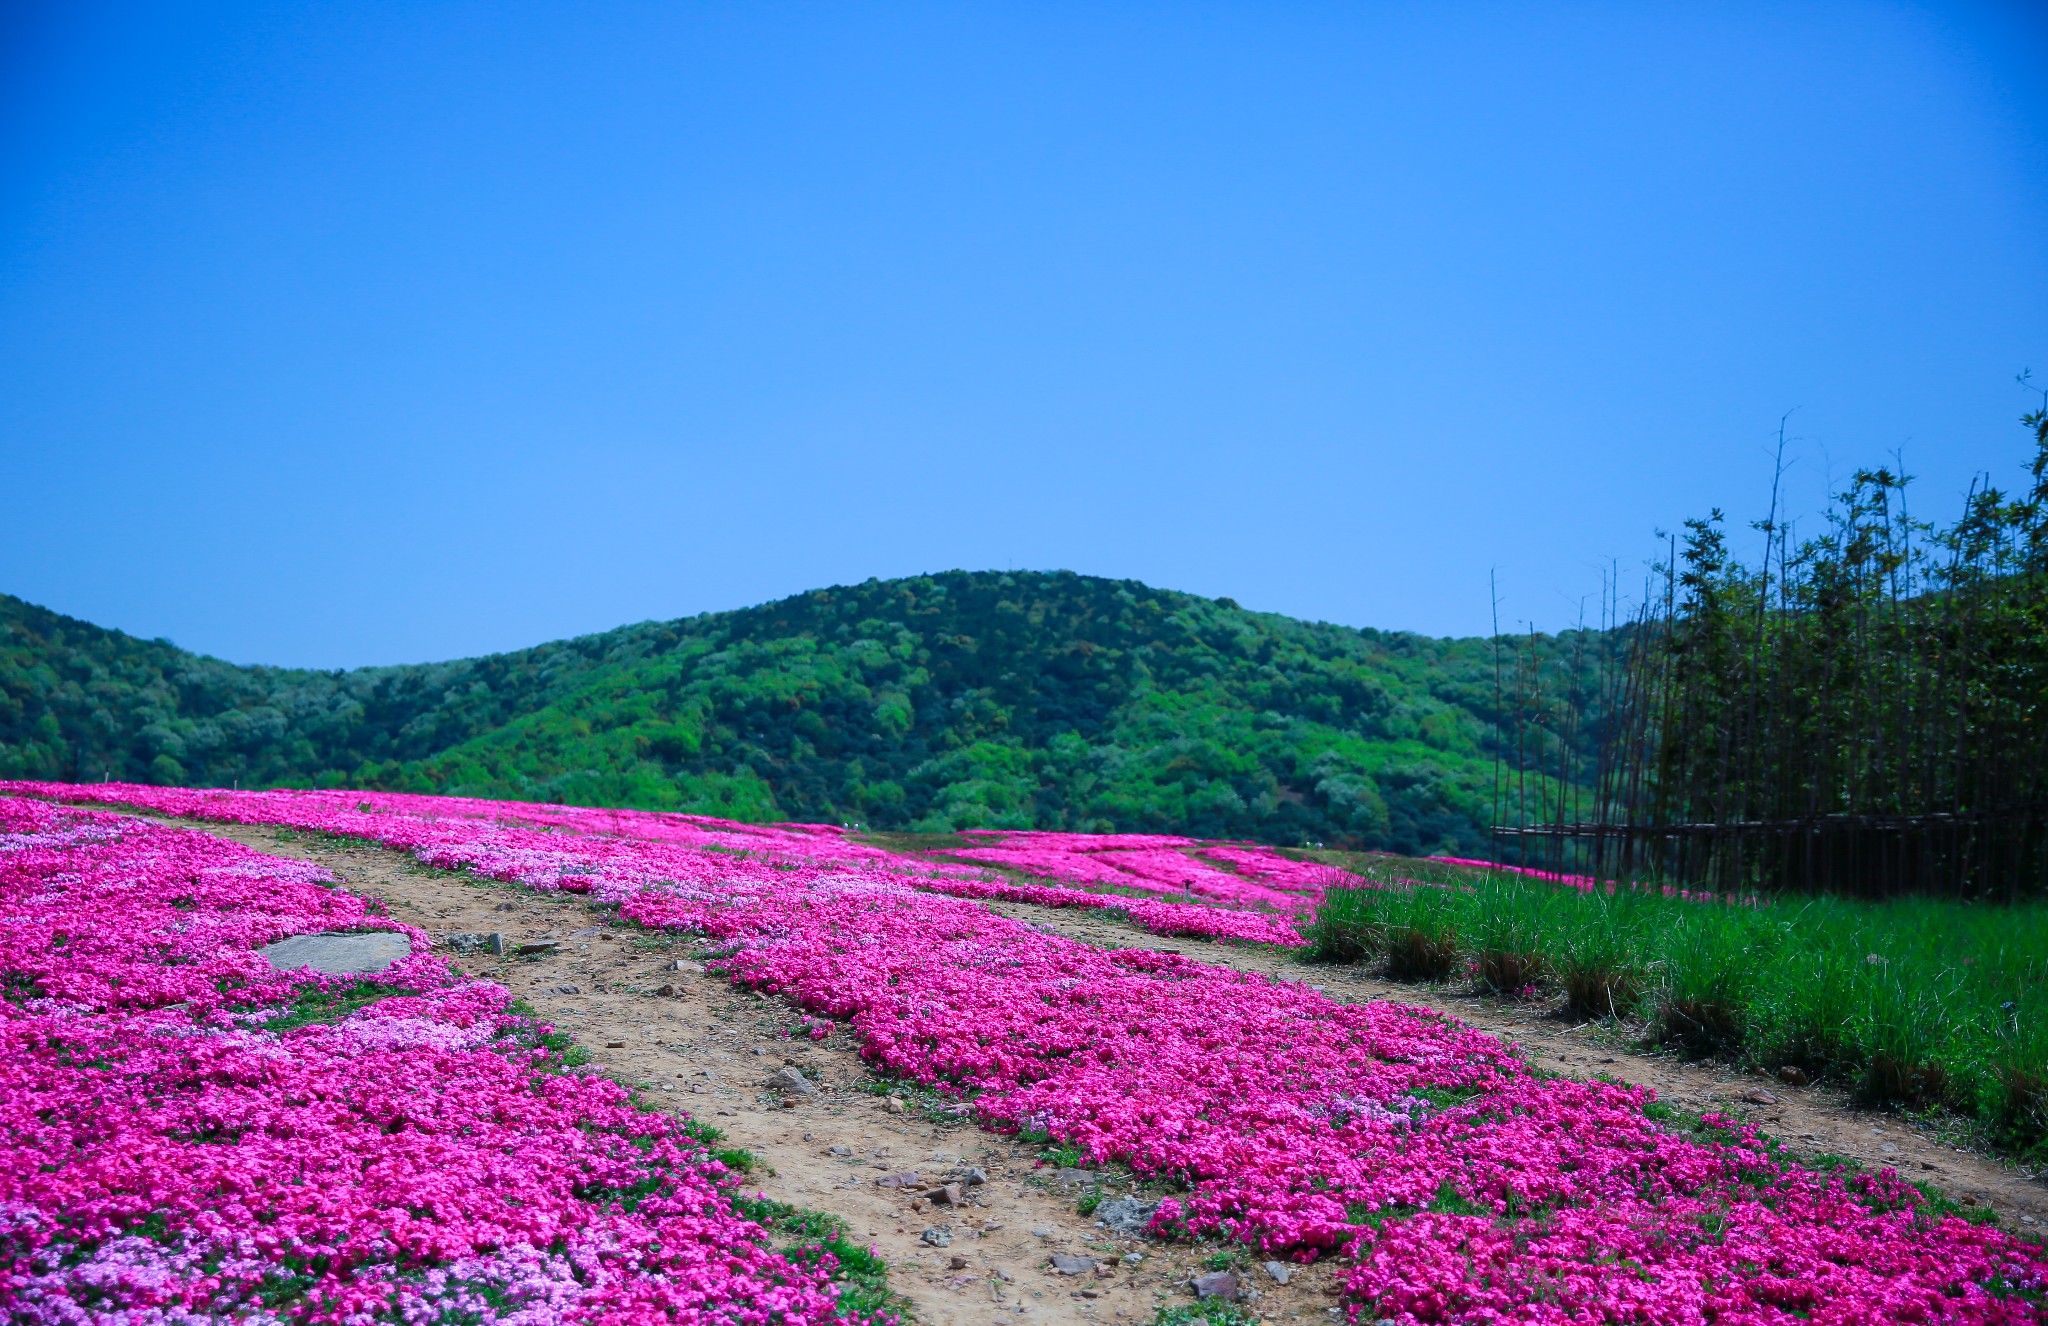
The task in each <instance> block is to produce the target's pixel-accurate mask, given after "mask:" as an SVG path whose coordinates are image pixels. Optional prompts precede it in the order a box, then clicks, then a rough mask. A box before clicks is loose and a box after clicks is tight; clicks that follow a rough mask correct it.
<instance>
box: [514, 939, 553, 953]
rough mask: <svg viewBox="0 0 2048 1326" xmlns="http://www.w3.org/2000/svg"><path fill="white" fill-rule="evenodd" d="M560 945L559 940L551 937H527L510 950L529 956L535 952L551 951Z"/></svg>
mask: <svg viewBox="0 0 2048 1326" xmlns="http://www.w3.org/2000/svg"><path fill="white" fill-rule="evenodd" d="M561 946H562V945H561V943H560V942H559V941H557V940H553V939H529V940H527V941H526V942H525V943H524V944H521V945H519V946H518V947H517V948H515V949H513V950H512V951H513V952H514V953H517V954H518V955H519V956H520V957H522V958H525V957H531V956H533V955H534V954H536V953H553V952H554V951H555V950H556V949H558V948H560V947H561Z"/></svg>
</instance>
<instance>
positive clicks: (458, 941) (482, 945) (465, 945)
mask: <svg viewBox="0 0 2048 1326" xmlns="http://www.w3.org/2000/svg"><path fill="white" fill-rule="evenodd" d="M441 942H442V943H444V944H446V945H447V946H448V947H449V948H452V949H454V950H455V951H456V952H457V953H500V954H502V953H503V952H504V951H505V936H503V935H501V934H499V933H498V932H497V931H495V930H492V931H490V932H488V933H486V932H483V931H469V932H466V933H463V934H457V935H446V936H444V937H443V938H442V940H441Z"/></svg>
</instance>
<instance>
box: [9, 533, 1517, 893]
mask: <svg viewBox="0 0 2048 1326" xmlns="http://www.w3.org/2000/svg"><path fill="white" fill-rule="evenodd" d="M1492 668H1493V663H1492V653H1491V647H1490V644H1489V642H1487V641H1486V640H1483V639H1468V640H1433V639H1429V638H1426V637H1421V636H1415V635H1407V634H1401V633H1390V632H1380V631H1374V630H1358V629H1353V628H1349V627H1340V626H1332V625H1328V624H1323V623H1311V622H1302V621H1296V620H1294V619H1291V618H1287V617H1282V616H1278V615H1275V614H1270V613H1256V612H1249V611H1246V610H1244V609H1242V608H1239V607H1237V606H1236V605H1235V604H1233V603H1231V602H1230V601H1229V600H1220V599H1205V598H1200V597H1198V596H1195V595H1192V594H1183V593H1177V592H1174V591H1171V590H1161V589H1154V588H1151V587H1150V586H1147V585H1143V584H1140V583H1138V582H1136V581H1115V580H1105V579H1100V578H1096V577H1091V576H1082V575H1076V574H1073V573H1070V572H1046V573H1040V572H1007V573H1003V572H965V571H954V572H946V573H943V574H937V575H929V576H917V577H912V578H908V579H902V580H890V581H879V580H870V581H868V582H866V583H865V584H859V585H848V586H837V587H834V588H831V589H821V590H814V591H812V592H810V593H805V594H797V595H794V596H792V597H790V598H787V599H783V600H780V601H779V602H775V603H769V604H764V605H762V606H760V607H755V608H745V609H741V610H738V611H734V612H721V613H708V614H705V615H702V616H698V617H692V618H685V619H682V620H678V621H669V622H643V623H640V624H638V625H634V626H625V627H620V628H619V629H617V630H613V631H606V632H603V633H601V634H598V635H589V636H582V637H578V638H576V639H573V640H562V641H557V642H554V643H550V644H544V645H537V646H535V647H533V648H531V649H523V650H517V651H514V652H511V653H505V654H493V655H489V656H486V657H482V658H474V659H463V660H458V661H454V662H448V663H434V664H424V665H417V666H404V667H378V668H360V669H355V670H351V671H337V672H321V671H311V670H297V669H286V668H269V667H242V666H238V665H234V664H229V663H223V662H220V661H218V660H215V659H210V658H205V657H202V656H200V655H196V654H192V653H189V652H187V651H185V650H182V649H179V648H177V647H175V646H173V645H170V644H167V643H164V642H160V641H148V640H139V639H136V638H134V637H132V636H128V635H125V634H123V633H121V632H118V631H110V630H106V629H104V628H101V627H97V626H93V625H91V624H89V623H86V622H81V621H78V620H75V619H73V618H69V617H65V616H62V615H61V614H58V613H55V612H51V611H49V610H48V609H45V608H40V607H37V606H35V605H33V604H30V603H26V602H24V601H22V600H20V599H17V598H12V597H9V596H5V595H0V776H4V777H21V778H56V779H71V780H78V781H91V780H97V779H99V778H102V777H112V778H115V779H126V780H131V781H139V782H157V783H165V784H189V785H200V786H226V785H228V784H230V783H235V782H238V783H239V784H240V785H241V786H243V787H257V786H273V785H275V786H363V787H373V788H380V789H388V790H407V791H430V792H450V793H461V794H466V795H474V796H494V797H517V798H523V799H531V800H541V801H564V802H570V803H576V804H584V805H631V806H640V807H645V808H649V809H682V810H695V811H703V812H706V813H712V814H719V815H726V816H731V817H734V818H740V819H751V820H766V819H804V820H822V821H828V822H835V823H836V822H847V821H855V822H860V823H864V824H868V825H870V826H872V827H874V828H876V829H892V830H917V831H947V830H952V829H960V828H973V827H995V828H1044V829H1069V830H1092V831H1098V832H1107V831H1118V832H1132V831H1137V832H1177V833H1187V834H1193V835H1197V836H1202V837H1211V838H1249V839H1256V840H1260V841H1265V842H1274V843H1282V844H1287V843H1300V842H1302V841H1320V842H1328V843H1330V844H1331V845H1333V846H1334V845H1339V844H1342V845H1345V846H1351V847H1363V848H1384V849H1389V850H1397V851H1404V852H1421V851H1437V850H1446V851H1456V852H1460V853H1469V852H1472V851H1475V850H1477V849H1480V848H1482V847H1483V846H1484V844H1485V826H1486V822H1487V820H1488V818H1489V817H1490V812H1491V796H1492V776H1493V775H1492V768H1493V754H1492V749H1491V744H1490V743H1491V741H1492V731H1493V727H1492V722H1493V714H1492V703H1493V671H1492Z"/></svg>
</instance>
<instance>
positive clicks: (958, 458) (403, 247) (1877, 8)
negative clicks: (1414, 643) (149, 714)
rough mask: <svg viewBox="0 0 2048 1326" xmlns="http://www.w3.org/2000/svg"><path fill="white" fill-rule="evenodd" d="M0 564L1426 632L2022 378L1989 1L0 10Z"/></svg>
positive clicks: (2045, 335) (536, 633) (409, 621)
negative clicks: (1094, 590)
mask: <svg viewBox="0 0 2048 1326" xmlns="http://www.w3.org/2000/svg"><path fill="white" fill-rule="evenodd" d="M0 13H4V14H5V15H6V17H5V18H4V19H0V589H4V590H6V591H8V592H10V593H14V594H18V595H21V596H23V597H26V598H29V599H31V600H34V601H37V602H40V603H44V604H47V605H49V606H51V607H54V608H57V609H60V610H62V611H64V612H68V613H71V614H73V615H75V616H80V617H85V618H87V619H90V620H93V621H96V622H100V623H102V624H105V625H109V626H118V627H120V628H122V629H124V630H127V631H130V632H133V633H135V634H138V635H143V636H158V635H162V636H168V637H170V638H171V639H174V640H176V641H177V642H178V643H179V644H182V645H184V646H186V647H188V648H193V649H199V650H203V651H205V652H208V653H212V654H216V655H219V656H221V657H224V658H229V659H233V660H236V661H240V662H270V663H288V664H308V665H319V666H341V665H354V664H361V663H385V662H406V661H419V660H425V659H431V658H440V657H450V656H456V655H467V654H476V653H482V652H486V651H491V650H498V649H504V648H511V647H516V646H520V645H524V644H530V643H535V642H538V641H541V640H544V639H550V638H556V637H560V636H565V635H571V634H578V633H582V632H586V631H593V630H600V629H604V628H607V627H610V626H614V625H618V624H621V623H624V622H629V621H637V620H643V619H646V618H650V617H674V616H682V615H687V614H691V613H696V612H700V611H706V610H712V609H720V608H730V607H739V606H744V605H746V604H750V603H756V602H761V601H764V600H767V599H771V598H777V597H780V596H783V595H785V594H790V593H794V592H797V591H800V590H804V589H809V588H813V587H816V586H820V585H827V584H835V583H845V582H851V581H858V580H862V579H865V578H867V577H869V576H883V577H889V576H897V575H906V574H911V573H915V572H919V571H927V570H942V569H947V568H953V567H966V568H998V569H1001V568H1010V567H1016V568H1034V569H1044V568H1069V569H1072V570H1076V571H1083V572H1089V573H1094V574H1099V575H1109V576H1128V577H1135V578H1138V579H1142V580H1145V581H1148V582H1150V583H1153V584H1156V585H1161V586H1167V587H1172V588H1179V589H1187V590H1192V591H1195V592H1198V593H1203V594H1211V595H1230V596H1232V597H1234V598H1236V599H1237V600H1239V601H1240V602H1242V603H1243V604H1245V605H1246V606H1247V607H1254V608H1261V609H1269V610H1273V611H1278V612H1285V613H1290V614H1293V615H1297V616H1303V617H1311V618H1320V619H1325V620H1331V621H1338V622H1345V623H1351V624H1356V625H1373V626H1381V627H1389V628H1405V629H1412V630H1419V631H1425V632H1428V633H1431V634H1466V633H1481V632H1483V631H1484V630H1485V629H1486V628H1487V624H1488V614H1489V603H1488V589H1487V579H1488V574H1489V571H1491V570H1495V569H1497V572H1498V577H1499V583H1500V586H1501V593H1502V596H1503V606H1502V617H1503V624H1504V625H1506V624H1515V623H1520V622H1523V621H1533V622H1535V623H1536V624H1537V625H1539V626H1543V627H1555V626H1559V625H1564V624H1568V623H1569V622H1570V620H1571V619H1572V618H1573V617H1574V616H1575V615H1576V613H1577V606H1576V605H1577V603H1578V601H1579V600H1580V599H1581V598H1582V597H1584V596H1587V595H1592V594H1596V593H1597V590H1598V585H1599V571H1598V567H1599V566H1600V565H1601V564H1602V563H1603V562H1604V561H1605V560H1606V559H1608V558H1618V559H1620V561H1621V563H1622V565H1623V566H1624V567H1635V568H1640V567H1641V565H1642V564H1643V562H1644V561H1645V560H1646V559H1648V558H1649V557H1651V556H1652V555H1654V552H1655V549H1656V543H1655V539H1654V531H1655V530H1657V529H1658V528H1660V527H1661V528H1672V527H1675V526H1676V525H1677V524H1678V522H1679V521H1681V520H1682V519H1684V518H1685V517H1686V516H1688V515H1693V514H1698V513H1701V512H1702V511H1703V510H1704V509H1705V508H1707V507H1709V506H1713V505H1720V506H1723V507H1726V508H1728V509H1729V510H1730V511H1731V513H1733V514H1736V515H1740V516H1744V517H1747V516H1751V515H1757V514H1761V509H1762V506H1763V503H1764V501H1765V498H1766V495H1767V490H1768V487H1769V479H1770V442H1771V438H1772V436H1773V434H1774V431H1775V429H1776V427H1777V424H1778V420H1779V418H1780V416H1781V415H1783V414H1784V413H1785V412H1786V411H1787V410H1793V409H1795V408H1796V413H1794V414H1793V415H1792V421H1791V425H1790V434H1791V436H1792V437H1793V439H1794V442H1793V445H1792V448H1791V453H1792V455H1793V456H1794V458H1795V461H1796V463H1795V466H1794V469H1793V472H1792V481H1791V491H1792V494H1793V505H1794V508H1795V510H1797V511H1801V512H1805V513H1808V514H1810V513H1812V512H1813V511H1814V510H1816V509H1817V508H1818V506H1819V505H1820V504H1821V502H1822V500H1823V497H1824V494H1825V492H1826V490H1827V486H1828V480H1829V476H1830V475H1833V477H1834V478H1835V479H1837V480H1839V479H1840V478H1841V477H1843V476H1844V475H1845V474H1846V473H1847V471H1848V470H1849V469H1851V468H1853V467H1854V466H1856V465H1858V464H1865V463H1874V462H1879V461H1883V460H1885V459H1887V458H1888V457H1889V456H1890V455H1891V454H1892V453H1893V452H1894V451H1898V450H1901V449H1902V450H1903V453H1904V456H1905V461H1906V466H1907V468H1908V469H1909V470H1910V471H1912V472H1913V473H1915V474H1917V475H1918V476H1920V482H1919V489H1918V493H1919V497H1918V500H1919V502H1920V503H1921V506H1922V510H1923V511H1927V512H1929V513H1940V514H1946V513H1947V512H1948V511H1949V510H1950V509H1951V508H1952V507H1953V506H1954V505H1955V503H1956V501H1957V497H1958V495H1959V494H1960V493H1961V492H1962V491H1963V489H1964V488H1965V487H1966V485H1967V484H1968V483H1969V482H1970V479H1971V476H1972V475H1973V474H1974V473H1977V472H1980V471H1986V470H1988V471H1991V472H1992V473H1993V474H1994V476H1995V477H1997V478H1998V479H2000V480H2002V481H2007V482H2010V481H2012V480H2013V479H2014V478H2016V476H2017V475H2018V473H2019V469H2020V464H2021V462H2022V460H2023V458H2024V454H2025V438H2024V436H2023V435H2022V432H2021V430H2020V429H2019V427H2018V426H2017V424H2016V423H2015V422H2014V421H2015V419H2016V418H2017V416H2018V415H2019V414H2020V413H2021V412H2022V411H2023V410H2025V409H2026V408H2027V407H2028V402H2029V398H2028V397H2027V396H2025V395H2024V394H2023V393H2022V392H2021V391H2020V390H2019V389H2018V388H2017V387H2016V386H2015V385H2014V384H2013V381H2012V379H2013V376H2014V374H2016V373H2017V372H2019V371H2020V370H2021V369H2024V368H2030V367H2031V368H2032V369H2034V370H2035V372H2036V375H2037V376H2043V375H2048V73H2044V69H2048V61H2044V60H2043V59H2042V58H2041V57H2042V53H2043V51H2044V50H2048V21H2044V19H2043V18H2042V16H2041V14H2040V12H2039V11H2038V10H2037V9H2036V8H2035V7H2034V6H2030V5H2020V4H2009V5H1998V4H1989V3H1986V4H1976V5H1970V4H1956V5H1910V4H1875V3H1847V4H1797V3H1792V4H1787V3H1768V4H1756V5H1744V4H1739V3H1715V4H1696V5H1690V4H1682V3H1678V4H1656V5H1643V4H1636V3H1625V4H1613V5H1593V4H1587V5H1573V4H1513V5H1500V6H1489V5H1481V4H1457V3H1449V4H1446V3H1435V2H1433V0H1432V2H1431V3H1418V4H1375V3H1346V4H1328V5H1324V4H1309V3H1302V4H1289V3H1275V2H1274V0H1260V2H1259V3H1251V4H1242V5H1228V4H1204V3H1175V4H1160V5H1145V4H1086V5H1063V4H1058V3H1046V2H1045V0H1032V2H1031V3H1022V4H983V3H976V4H955V5H919V4H912V3H896V4H886V5H884V4H808V5H790V4H779V3H764V2H762V0H747V2H746V3H734V4H717V5H714V4H698V5H692V4H679V3H671V2H664V3H658V4H645V5H635V4H611V3H592V4H556V3H532V4H512V3H474V4H402V3H380V4H375V5H364V4H333V5H293V4H267V5H261V6H257V5H234V4H218V5H134V6H110V5H100V4H95V3H90V2H89V0H65V2H64V3H50V4H47V5H44V6H37V5H33V4H29V5H10V6H6V7H5V8H4V9H0Z"/></svg>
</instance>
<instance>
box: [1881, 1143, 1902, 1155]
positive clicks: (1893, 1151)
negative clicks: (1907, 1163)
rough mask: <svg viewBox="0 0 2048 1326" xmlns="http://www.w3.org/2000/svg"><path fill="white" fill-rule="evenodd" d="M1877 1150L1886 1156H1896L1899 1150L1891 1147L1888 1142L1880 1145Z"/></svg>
mask: <svg viewBox="0 0 2048 1326" xmlns="http://www.w3.org/2000/svg"><path fill="white" fill-rule="evenodd" d="M1877 1149H1878V1150H1880V1151H1882V1152H1884V1153H1885V1154H1886V1155H1888V1156H1896V1155H1897V1154H1899V1149H1898V1148H1897V1147H1895V1146H1893V1145H1892V1144H1891V1143H1890V1142H1883V1143H1880V1144H1879V1145H1878V1148H1877Z"/></svg>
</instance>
